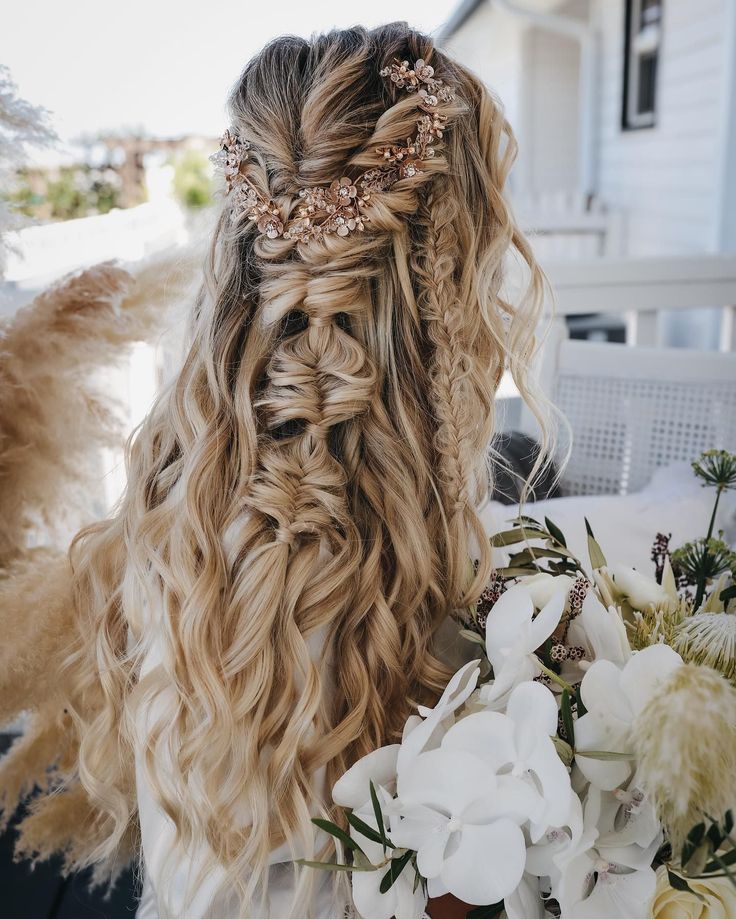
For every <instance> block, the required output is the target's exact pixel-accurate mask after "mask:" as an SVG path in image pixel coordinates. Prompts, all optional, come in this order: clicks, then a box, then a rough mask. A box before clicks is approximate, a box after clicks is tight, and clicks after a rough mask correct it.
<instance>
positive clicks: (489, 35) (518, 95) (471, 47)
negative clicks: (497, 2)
mask: <svg viewBox="0 0 736 919" xmlns="http://www.w3.org/2000/svg"><path fill="white" fill-rule="evenodd" d="M523 32H524V25H523V23H522V22H521V21H520V20H519V19H518V18H517V17H516V16H511V15H509V14H508V13H505V12H503V11H499V10H495V9H492V7H491V4H490V3H488V2H486V3H482V4H481V5H480V6H479V7H478V8H477V9H476V10H475V11H474V12H473V13H472V15H471V16H470V17H469V18H468V19H467V20H466V21H465V22H464V23H463V24H462V25H461V26H460V28H459V29H458V30H457V31H456V32H455V33H453V35H452V36H451V37H450V38H449V39H448V40H447V42H446V43H445V47H446V49H447V51H448V52H449V53H450V54H451V55H452V56H453V57H456V58H457V59H458V60H459V61H462V63H463V64H465V65H466V66H467V67H469V68H470V69H471V70H473V71H474V72H475V73H476V74H477V75H478V76H479V77H480V79H481V80H483V82H484V83H485V84H486V86H488V87H490V88H491V89H492V90H493V92H494V93H496V95H497V96H498V97H499V99H500V100H501V102H502V103H503V107H504V110H505V112H506V117H507V118H508V119H509V121H510V123H511V125H512V126H513V128H514V130H515V131H516V130H517V128H518V124H519V119H520V116H521V107H522V71H523V67H522V37H523Z"/></svg>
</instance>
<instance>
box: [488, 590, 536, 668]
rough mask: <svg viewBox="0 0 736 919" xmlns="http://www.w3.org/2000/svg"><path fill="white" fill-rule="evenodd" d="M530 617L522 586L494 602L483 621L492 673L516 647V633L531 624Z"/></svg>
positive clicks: (527, 597)
mask: <svg viewBox="0 0 736 919" xmlns="http://www.w3.org/2000/svg"><path fill="white" fill-rule="evenodd" d="M533 615H534V603H533V602H532V598H531V595H530V593H529V591H528V590H527V589H526V588H525V587H524V586H523V585H521V584H517V585H516V586H515V587H509V589H508V590H507V591H506V592H505V593H503V594H501V596H500V598H499V599H498V600H497V601H496V602H495V604H494V605H493V607H492V608H491V611H490V613H489V614H488V619H487V620H486V651H487V653H488V659H489V660H490V662H491V665H492V667H493V670H494V673H495V672H496V671H497V670H498V669H499V668H500V666H501V664H502V663H503V661H504V659H505V657H506V653H507V650H508V649H510V648H512V647H514V645H515V644H516V643H517V641H518V638H519V633H520V632H521V631H522V630H523V629H524V627H525V626H528V625H529V623H530V622H531V621H532V616H533ZM530 650H534V649H533V648H532V649H530Z"/></svg>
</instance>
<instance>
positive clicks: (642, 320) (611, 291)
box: [545, 255, 736, 351]
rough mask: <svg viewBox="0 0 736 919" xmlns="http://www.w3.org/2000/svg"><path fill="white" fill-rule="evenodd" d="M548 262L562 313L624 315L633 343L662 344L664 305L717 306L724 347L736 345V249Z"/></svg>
mask: <svg viewBox="0 0 736 919" xmlns="http://www.w3.org/2000/svg"><path fill="white" fill-rule="evenodd" d="M545 268H546V271H547V275H548V277H549V279H550V281H551V283H552V287H553V289H554V292H555V297H556V307H555V312H556V315H557V316H560V317H564V316H574V315H580V314H581V313H608V314H614V315H619V316H621V317H622V318H623V319H624V320H625V322H626V332H627V334H626V343H627V344H628V345H639V346H648V347H657V346H659V345H661V344H662V323H661V314H662V312H663V311H665V310H683V309H709V310H712V309H713V308H714V307H715V308H718V309H720V311H721V323H720V337H719V347H720V350H721V351H733V350H736V255H723V256H719V255H712V256H709V255H700V256H688V257H684V258H674V257H668V258H646V259H628V258H626V259H621V258H616V259H592V260H588V261H584V262H556V263H552V264H547V265H546V266H545Z"/></svg>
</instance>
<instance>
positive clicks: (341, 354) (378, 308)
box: [69, 24, 543, 911]
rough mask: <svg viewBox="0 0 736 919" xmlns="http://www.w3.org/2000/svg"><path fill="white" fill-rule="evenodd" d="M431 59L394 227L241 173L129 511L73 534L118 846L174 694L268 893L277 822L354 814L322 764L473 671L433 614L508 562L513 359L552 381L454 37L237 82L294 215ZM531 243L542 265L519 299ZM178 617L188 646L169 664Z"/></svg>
mask: <svg viewBox="0 0 736 919" xmlns="http://www.w3.org/2000/svg"><path fill="white" fill-rule="evenodd" d="M418 58H423V59H424V60H426V61H427V62H428V63H431V64H432V65H433V66H434V68H435V71H436V73H437V75H438V76H439V77H441V78H442V79H443V80H444V81H445V82H446V83H447V84H449V85H450V86H452V87H453V88H454V89H455V91H456V93H457V99H458V101H457V105H456V115H455V116H454V117H453V119H452V124H451V127H450V128H449V130H448V131H447V133H446V135H445V137H444V138H443V140H442V142H441V144H440V145H438V147H437V154H436V156H435V158H434V159H433V160H431V161H429V163H428V164H427V168H426V169H425V170H424V171H423V172H422V174H420V175H418V176H415V177H412V178H407V179H404V180H401V181H399V182H398V183H397V184H395V185H394V186H393V187H392V188H391V189H390V190H389V191H387V192H384V193H382V194H376V195H375V197H374V199H373V201H372V207H371V219H370V223H369V224H367V227H366V230H365V232H362V233H360V232H356V233H353V234H351V235H350V236H348V237H346V238H341V237H339V236H330V237H327V238H326V239H325V240H324V242H323V243H315V242H310V243H298V242H295V241H293V240H285V239H283V238H277V239H268V238H267V237H265V236H263V235H260V234H259V233H258V232H257V230H256V228H255V226H254V225H253V224H252V223H250V222H248V221H246V222H244V223H240V224H236V225H235V226H233V225H232V224H231V222H230V219H229V205H228V201H227V200H225V203H224V206H223V209H222V215H221V217H220V220H219V223H218V225H217V228H216V231H215V234H214V239H213V241H212V246H211V251H210V254H209V258H208V261H207V265H206V270H205V282H204V284H203V286H202V289H201V292H200V295H199V297H198V299H197V302H196V306H195V309H194V314H193V331H192V339H191V345H190V347H189V350H188V353H187V355H186V359H185V361H184V364H183V367H182V369H181V372H180V373H179V375H178V377H177V379H176V380H175V381H174V383H173V385H172V386H171V387H170V388H169V389H168V391H166V392H165V393H164V394H163V395H162V396H161V397H160V398H159V400H158V402H157V403H156V405H155V407H154V408H153V410H152V411H151V413H150V415H149V417H148V418H147V419H146V421H145V422H144V424H143V425H142V427H141V428H140V430H139V432H138V433H137V436H136V437H135V438H134V439H133V441H132V444H131V446H130V451H129V474H128V485H127V490H126V493H125V495H124V497H123V499H122V501H121V503H120V505H119V507H118V508H117V510H116V512H115V513H114V514H113V516H111V517H110V519H108V520H106V521H104V522H102V523H99V524H97V525H94V526H92V527H90V528H88V529H87V530H85V531H83V532H82V533H81V534H80V535H79V536H78V537H77V539H76V540H75V543H74V545H73V547H72V561H73V566H74V570H75V585H74V586H75V597H76V605H77V610H78V614H79V622H80V628H79V633H80V634H79V640H78V646H77V648H76V650H75V652H74V655H73V657H72V658H71V659H70V663H69V671H70V673H73V674H74V680H75V688H74V697H75V699H77V700H80V699H84V698H96V697H97V696H96V694H97V693H99V685H100V684H101V687H102V699H103V704H97V705H94V706H85V705H84V704H83V703H80V702H77V703H76V704H75V705H74V710H73V715H74V718H75V723H76V726H77V730H78V731H79V733H80V738H81V746H80V755H79V777H80V779H81V782H82V784H83V786H84V788H85V789H86V792H87V794H88V795H89V796H90V797H91V799H92V801H93V802H94V804H95V806H96V807H97V808H98V809H99V812H100V813H101V814H102V815H104V816H103V817H102V818H101V819H102V820H103V827H102V832H101V834H100V838H101V842H100V845H99V846H98V848H97V850H96V851H95V858H98V859H103V858H107V857H110V856H111V854H112V853H113V852H114V851H115V849H116V847H117V846H118V845H119V844H120V842H121V840H122V839H123V838H124V837H125V834H126V832H128V830H129V828H130V826H131V824H134V822H135V818H136V796H135V774H134V750H135V744H136V740H135V712H136V710H137V707H138V705H139V703H140V702H141V700H142V699H144V698H145V699H148V700H151V699H153V698H154V697H158V698H159V702H160V706H161V712H162V713H161V717H158V718H157V719H156V720H155V723H154V724H153V725H152V726H151V728H150V732H149V735H148V737H147V740H146V744H145V768H146V771H147V775H148V778H149V780H150V781H151V784H152V786H153V787H154V788H155V790H156V797H157V799H158V803H159V804H160V806H161V807H162V808H163V810H164V811H165V812H166V813H167V814H168V815H169V816H170V817H171V819H172V820H173V821H174V823H175V825H176V828H177V833H178V836H179V839H180V841H181V843H182V845H185V846H189V845H191V846H203V847H205V848H206V850H207V851H208V852H209V853H211V860H210V861H211V864H215V863H217V864H219V865H221V866H224V867H225V869H226V872H227V877H228V884H229V885H230V886H231V888H232V889H233V890H236V891H237V893H238V896H239V897H240V900H241V901H242V907H243V910H244V911H246V910H247V904H248V902H249V900H250V899H251V898H252V897H253V896H254V894H255V892H256V890H257V888H258V887H259V885H261V884H262V881H263V880H264V878H265V876H266V872H267V862H268V856H269V852H270V851H271V849H272V848H273V847H274V846H275V845H277V844H278V843H279V842H280V841H282V840H284V839H286V840H290V841H294V840H296V841H297V842H296V843H294V845H295V848H299V849H300V850H302V851H307V852H309V850H310V847H311V846H312V842H311V840H312V832H311V826H310V816H313V815H314V814H315V813H317V812H320V811H321V812H323V813H325V812H327V813H329V812H330V805H329V801H328V800H320V795H321V792H322V789H316V790H315V785H314V776H315V773H316V772H317V770H319V769H321V768H322V767H324V768H325V769H326V777H327V781H326V787H327V788H328V789H329V787H331V783H332V781H333V780H335V779H336V778H337V777H338V776H339V775H340V774H341V773H342V772H343V771H344V770H345V769H346V768H347V767H348V766H349V765H350V764H351V763H353V762H354V761H355V760H356V759H358V758H359V757H361V756H362V755H364V754H366V753H368V752H369V751H371V750H373V749H374V748H376V747H377V746H379V745H382V744H385V743H387V742H391V741H393V740H395V739H396V738H397V737H398V736H399V734H400V731H401V728H402V726H403V724H404V721H405V719H406V717H407V716H408V714H409V713H410V712H411V710H412V709H413V707H414V706H415V705H416V704H417V703H418V702H420V701H427V700H431V699H432V697H433V696H434V695H435V694H436V693H437V691H438V690H439V689H440V688H441V687H442V685H443V681H444V680H445V679H446V677H447V671H446V669H445V667H444V666H443V664H442V663H441V661H440V660H439V659H438V658H437V656H436V655H435V650H434V647H433V643H434V636H435V633H436V631H437V628H438V626H439V625H440V624H441V623H442V622H443V620H445V618H446V617H447V616H448V615H449V614H452V612H453V611H454V610H457V609H459V608H462V607H465V606H467V605H468V604H470V603H472V602H473V601H474V599H475V598H477V597H478V595H479V594H480V592H481V591H482V589H483V587H484V585H485V584H486V582H487V580H488V578H489V575H490V570H491V555H490V550H489V546H488V541H487V538H486V534H485V532H484V529H483V527H482V525H481V522H480V520H479V517H478V513H477V508H478V507H479V505H481V504H482V502H483V500H484V498H485V497H486V495H487V490H488V468H487V464H488V460H487V457H488V449H489V442H490V440H491V435H492V433H493V429H494V394H495V391H496V388H497V386H498V383H499V380H500V378H501V374H502V373H503V371H504V369H505V368H507V367H508V368H510V369H511V371H512V373H513V374H514V376H515V378H516V380H517V383H518V385H519V386H520V388H521V390H522V392H524V393H527V381H526V367H527V364H528V362H529V358H530V356H531V353H532V351H533V349H534V346H535V339H534V330H535V327H536V325H537V321H538V318H539V313H540V309H541V301H542V292H543V278H542V275H541V273H540V271H539V269H538V267H537V266H536V263H535V262H534V259H533V257H532V254H531V252H530V249H529V246H528V244H527V242H526V241H525V239H524V237H523V236H522V234H521V233H520V232H519V230H518V228H517V227H516V225H515V223H514V221H513V218H512V216H511V213H510V211H509V208H508V205H507V203H506V201H505V200H504V197H503V188H504V184H505V181H506V178H507V175H508V172H509V169H510V167H511V164H512V161H513V159H514V155H515V144H514V141H513V138H512V135H511V132H510V130H509V126H508V124H507V122H506V120H505V118H504V114H503V111H502V109H501V107H500V105H499V104H498V102H497V101H496V100H495V99H494V98H493V96H492V95H491V94H490V93H489V92H488V91H487V89H486V88H485V87H484V86H483V85H482V83H481V82H480V81H479V79H478V78H477V77H475V76H474V75H473V74H472V73H471V72H469V71H468V70H466V69H465V68H464V67H462V66H461V65H460V64H458V63H456V62H454V61H452V60H450V59H449V58H448V57H447V56H445V55H444V54H443V53H441V52H440V51H439V50H437V49H436V48H435V47H433V45H432V42H431V40H430V39H429V38H427V37H426V36H424V35H421V34H419V33H417V32H415V31H412V30H410V29H409V28H408V27H407V26H406V25H404V24H393V25H388V26H385V27H381V28H378V29H375V30H371V31H367V30H365V29H362V28H354V29H349V30H346V31H335V32H331V33H330V34H327V35H324V36H319V37H316V38H313V39H312V40H311V41H306V40H302V39H299V38H281V39H278V40H276V41H274V42H272V43H271V44H269V45H268V46H267V47H266V48H265V49H264V50H263V51H262V52H261V53H260V54H259V55H258V56H257V57H255V58H254V59H253V60H252V61H251V62H250V63H249V64H248V65H247V66H246V68H245V70H244V71H243V74H242V76H241V77H240V80H239V81H238V83H237V85H236V86H235V88H234V89H233V91H232V94H231V96H230V100H229V103H230V116H231V120H232V124H233V125H234V126H235V128H236V130H237V133H238V134H239V135H240V136H241V137H243V138H246V139H247V140H248V141H249V142H250V143H251V144H252V151H251V161H250V170H251V171H250V173H249V175H250V177H251V179H252V180H253V181H254V182H256V183H258V185H259V187H260V188H261V189H263V191H264V193H265V194H267V196H269V197H271V198H272V199H273V200H274V201H275V202H276V203H277V204H278V206H279V208H280V209H281V211H282V213H283V214H284V215H289V214H292V213H293V212H294V211H295V209H296V207H297V206H298V204H299V202H300V199H299V196H298V193H299V190H300V189H302V188H305V187H311V186H316V185H326V184H327V185H328V184H329V183H330V181H331V180H333V179H335V178H338V177H340V176H343V175H348V176H350V175H351V174H354V173H357V172H358V171H361V172H362V171H364V170H366V169H368V168H370V167H371V166H375V165H379V164H380V162H381V156H380V154H379V153H377V152H376V148H377V147H378V146H380V145H381V144H384V143H395V142H397V141H401V139H402V138H406V137H407V136H409V135H411V134H412V133H413V130H414V126H415V121H416V108H415V107H414V106H413V105H407V104H406V100H403V101H402V100H401V98H400V91H398V90H396V89H395V88H392V87H391V85H390V83H388V81H386V80H383V79H382V78H381V77H380V75H379V70H380V69H381V68H382V67H384V66H386V65H388V64H390V63H391V62H392V61H393V60H394V59H399V60H405V59H406V60H409V61H414V60H416V59H418ZM512 253H516V254H518V256H519V257H520V261H521V262H522V263H525V265H526V267H527V276H528V279H529V284H528V287H527V289H526V294H525V295H524V296H523V297H522V298H521V299H520V300H519V302H517V303H515V304H513V305H512V304H511V303H509V302H506V301H505V300H504V298H503V296H502V287H501V285H502V282H503V280H504V265H505V263H506V260H507V258H508V257H509V255H510V254H512ZM473 552H475V554H476V555H477V557H478V564H477V566H476V567H475V568H474V567H473V565H472V564H471V561H470V559H471V555H472V553H473ZM143 610H148V618H146V617H145V616H144V615H143V613H142V611H143ZM154 631H155V634H156V641H157V642H159V643H160V647H161V655H162V660H163V663H162V664H161V666H159V667H157V668H155V669H154V670H153V671H152V672H151V673H149V674H146V675H145V677H144V678H141V673H140V668H141V661H142V659H143V657H144V655H145V653H146V651H147V650H148V649H149V648H150V644H151V641H152V640H153V639H152V634H153V632H154ZM315 644H316V646H318V647H320V648H322V649H323V650H322V652H321V654H320V655H319V656H317V657H315V653H314V647H315ZM163 763H166V764H167V765H166V767H165V768H164V767H163V765H162V764H163ZM325 797H326V798H329V794H328V793H327V794H326V796H325ZM243 813H246V814H247V815H248V819H247V820H246V821H245V822H244V821H243V817H242V815H243Z"/></svg>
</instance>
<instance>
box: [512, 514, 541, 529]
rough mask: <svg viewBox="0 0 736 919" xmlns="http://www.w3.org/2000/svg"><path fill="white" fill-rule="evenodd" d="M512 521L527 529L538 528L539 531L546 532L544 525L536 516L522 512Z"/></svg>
mask: <svg viewBox="0 0 736 919" xmlns="http://www.w3.org/2000/svg"><path fill="white" fill-rule="evenodd" d="M511 523H519V524H521V525H522V526H523V527H524V529H525V530H536V531H537V532H539V533H544V527H543V526H542V524H541V523H540V522H539V521H538V520H535V519H534V517H525V516H524V515H523V514H521V515H520V516H519V517H515V518H514V519H513V520H512V521H511Z"/></svg>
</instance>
